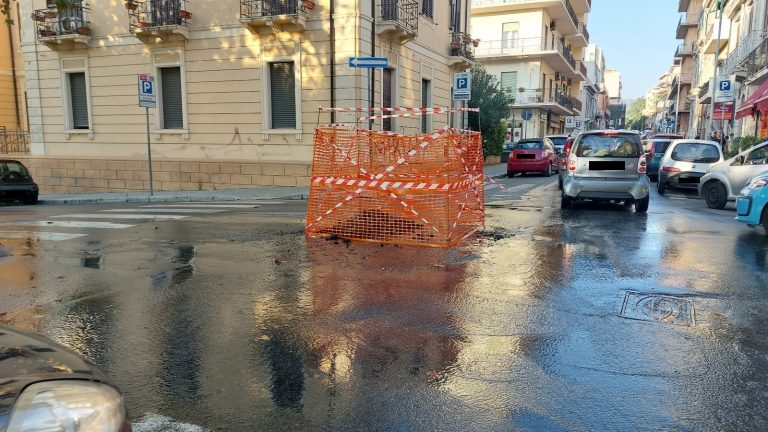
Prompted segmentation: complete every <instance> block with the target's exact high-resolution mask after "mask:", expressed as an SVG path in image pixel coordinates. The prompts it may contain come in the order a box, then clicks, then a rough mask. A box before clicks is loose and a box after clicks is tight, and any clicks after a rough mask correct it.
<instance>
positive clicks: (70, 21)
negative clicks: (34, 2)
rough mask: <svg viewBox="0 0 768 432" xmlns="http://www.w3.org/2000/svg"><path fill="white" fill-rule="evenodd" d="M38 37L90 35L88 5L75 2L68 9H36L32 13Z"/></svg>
mask: <svg viewBox="0 0 768 432" xmlns="http://www.w3.org/2000/svg"><path fill="white" fill-rule="evenodd" d="M32 20H33V21H34V22H35V28H36V30H37V35H38V36H39V37H43V38H45V37H57V36H66V35H74V34H81V35H84V36H90V35H91V28H90V24H89V22H88V5H87V4H85V3H81V4H75V5H73V6H72V7H70V8H68V9H57V8H49V9H38V10H36V11H35V12H34V14H32Z"/></svg>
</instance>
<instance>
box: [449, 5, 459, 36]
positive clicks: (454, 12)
mask: <svg viewBox="0 0 768 432" xmlns="http://www.w3.org/2000/svg"><path fill="white" fill-rule="evenodd" d="M460 30H461V2H460V1H459V0H451V31H454V32H458V31H460Z"/></svg>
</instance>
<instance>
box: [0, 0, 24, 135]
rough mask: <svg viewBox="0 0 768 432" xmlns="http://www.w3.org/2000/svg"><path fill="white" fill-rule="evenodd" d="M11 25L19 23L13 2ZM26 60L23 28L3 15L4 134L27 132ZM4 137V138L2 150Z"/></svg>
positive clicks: (0, 102)
mask: <svg viewBox="0 0 768 432" xmlns="http://www.w3.org/2000/svg"><path fill="white" fill-rule="evenodd" d="M9 6H10V8H9V10H10V13H11V14H10V16H9V17H8V18H10V20H11V22H17V21H18V11H19V2H18V1H17V0H12V1H11V2H10V5H9ZM24 91H25V89H24V57H23V56H22V53H21V32H20V31H19V27H18V26H15V25H12V24H8V23H7V22H6V16H5V15H3V14H0V134H2V131H20V130H25V129H26V128H27V120H26V112H25V103H24ZM3 139H4V137H0V149H2V146H3V141H2V140H3Z"/></svg>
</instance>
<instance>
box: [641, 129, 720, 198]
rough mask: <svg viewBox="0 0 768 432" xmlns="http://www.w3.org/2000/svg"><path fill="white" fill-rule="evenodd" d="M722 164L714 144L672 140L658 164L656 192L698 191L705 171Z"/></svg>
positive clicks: (718, 146) (713, 142) (717, 146)
mask: <svg viewBox="0 0 768 432" xmlns="http://www.w3.org/2000/svg"><path fill="white" fill-rule="evenodd" d="M722 161H723V150H722V148H720V144H718V143H717V142H716V141H703V140H688V139H679V140H674V141H672V143H671V144H670V145H669V147H667V151H666V152H665V153H664V156H663V157H662V158H661V161H660V162H659V166H660V168H659V171H658V180H657V182H656V191H657V192H658V193H659V195H664V192H665V191H666V190H667V188H668V187H672V188H681V189H698V186H699V182H700V181H701V178H702V177H703V176H704V174H706V173H707V170H709V168H710V167H711V166H712V165H714V164H716V163H718V162H722Z"/></svg>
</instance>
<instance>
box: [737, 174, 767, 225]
mask: <svg viewBox="0 0 768 432" xmlns="http://www.w3.org/2000/svg"><path fill="white" fill-rule="evenodd" d="M766 186H768V171H765V172H763V173H762V174H760V175H758V176H756V177H754V178H752V179H751V180H750V181H749V183H747V186H745V187H744V189H742V190H741V192H739V197H738V198H736V214H737V216H736V220H737V221H738V222H741V223H745V224H747V225H748V226H750V227H752V228H755V227H757V226H760V225H762V226H763V229H765V232H766V234H768V187H766Z"/></svg>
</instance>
